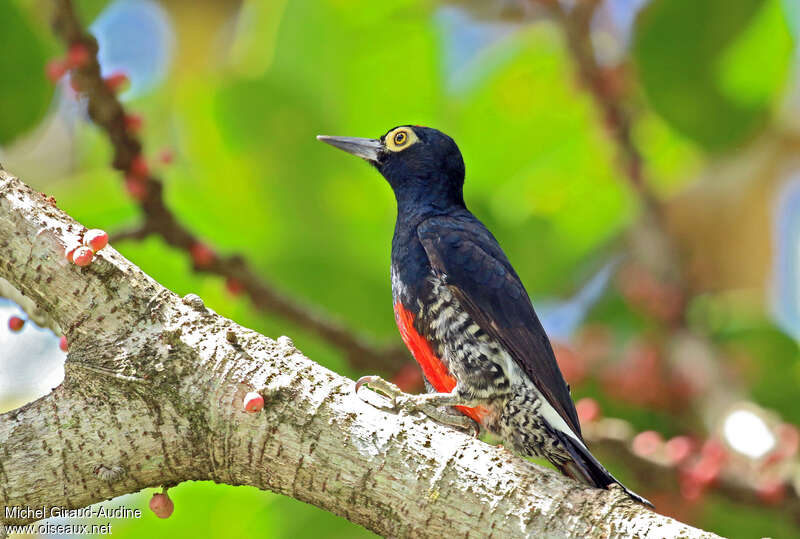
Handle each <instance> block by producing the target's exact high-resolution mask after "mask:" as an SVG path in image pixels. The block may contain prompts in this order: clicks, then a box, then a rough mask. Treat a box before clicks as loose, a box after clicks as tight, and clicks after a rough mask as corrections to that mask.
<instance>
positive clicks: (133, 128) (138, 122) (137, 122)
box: [125, 114, 144, 133]
mask: <svg viewBox="0 0 800 539" xmlns="http://www.w3.org/2000/svg"><path fill="white" fill-rule="evenodd" d="M143 123H144V121H143V120H142V117H141V116H139V115H138V114H127V115H126V116H125V129H126V130H128V131H130V132H131V133H135V132H137V131H139V130H140V129H141V128H142V124H143Z"/></svg>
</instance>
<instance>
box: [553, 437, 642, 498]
mask: <svg viewBox="0 0 800 539" xmlns="http://www.w3.org/2000/svg"><path fill="white" fill-rule="evenodd" d="M555 434H556V436H558V439H559V441H560V442H561V444H562V445H563V446H564V448H565V449H566V450H567V452H568V453H569V455H570V457H572V460H571V461H567V462H565V463H563V464H561V465H557V467H558V469H559V470H560V471H561V473H563V474H564V475H566V476H568V477H571V478H573V479H575V480H576V481H579V482H581V483H586V484H587V485H591V486H593V487H598V488H608V485H610V484H612V483H616V484H617V485H619V486H620V487H622V490H624V491H625V493H626V494H627V495H628V496H630V497H631V498H633V499H634V500H636V501H637V502H639V503H641V504H644V505H647V506H649V507H654V506H653V504H652V503H650V501H649V500H647V499H646V498H643V497H641V496H639V495H638V494H636V493H635V492H633V491H632V490H629V489H628V488H627V487H626V486H625V485H623V484H622V483H620V482H619V481H618V480H617V478H616V477H614V476H613V475H611V473H609V471H608V470H606V469H605V467H604V466H603V465H602V464H600V462H599V461H598V460H597V459H596V458H594V455H592V454H591V453H590V452H589V449H587V448H586V446H585V445H583V444H582V443H580V442H578V441H577V440H575V439H573V438H572V437H571V436H569V435H568V434H566V433H563V432H560V431H558V430H555Z"/></svg>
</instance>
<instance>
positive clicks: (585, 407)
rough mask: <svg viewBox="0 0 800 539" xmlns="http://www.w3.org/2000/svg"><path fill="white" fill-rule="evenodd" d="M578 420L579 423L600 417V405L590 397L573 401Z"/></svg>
mask: <svg viewBox="0 0 800 539" xmlns="http://www.w3.org/2000/svg"><path fill="white" fill-rule="evenodd" d="M575 410H576V411H577V412H578V420H579V421H580V422H581V423H588V422H590V421H595V420H596V419H598V418H599V417H600V405H599V404H598V403H597V401H596V400H594V399H593V398H591V397H585V398H583V399H581V400H579V401H578V402H576V403H575Z"/></svg>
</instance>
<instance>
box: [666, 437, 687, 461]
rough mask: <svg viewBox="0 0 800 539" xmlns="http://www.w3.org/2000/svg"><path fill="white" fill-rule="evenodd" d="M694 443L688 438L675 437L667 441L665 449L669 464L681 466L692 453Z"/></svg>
mask: <svg viewBox="0 0 800 539" xmlns="http://www.w3.org/2000/svg"><path fill="white" fill-rule="evenodd" d="M693 446H694V443H693V442H692V439H691V438H689V437H688V436H675V437H674V438H670V439H669V440H667V443H666V444H664V449H665V451H666V453H667V458H668V459H669V462H670V463H671V464H673V465H676V464H680V463H681V462H683V461H684V460H686V458H687V457H688V456H689V455H690V454H691V453H692V448H693Z"/></svg>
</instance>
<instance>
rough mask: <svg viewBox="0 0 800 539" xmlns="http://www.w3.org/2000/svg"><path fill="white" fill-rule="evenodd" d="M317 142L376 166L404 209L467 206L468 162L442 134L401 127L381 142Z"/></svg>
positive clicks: (326, 138)
mask: <svg viewBox="0 0 800 539" xmlns="http://www.w3.org/2000/svg"><path fill="white" fill-rule="evenodd" d="M317 139H319V140H321V141H323V142H326V143H328V144H330V145H331V146H335V147H336V148H339V149H340V150H344V151H346V152H348V153H351V154H353V155H355V156H357V157H361V158H362V159H364V160H366V161H367V162H369V163H371V164H372V165H373V166H375V168H377V169H378V171H379V172H380V173H381V174H382V175H383V177H384V178H386V180H387V181H388V182H389V185H391V186H392V190H394V193H395V196H396V197H397V201H398V204H399V205H400V206H401V207H402V206H404V205H407V204H413V205H415V206H417V207H424V206H434V207H451V206H454V205H455V206H460V207H463V206H464V196H463V186H464V160H463V159H462V158H461V152H460V151H459V149H458V146H456V143H455V142H454V141H453V139H451V138H450V137H448V136H447V135H445V134H444V133H442V132H441V131H438V130H436V129H432V128H430V127H421V126H416V125H415V126H411V125H401V126H399V127H395V128H394V129H391V130H390V131H389V132H388V133H386V134H385V135H383V136H382V137H381V138H379V139H370V138H356V137H330V136H325V135H320V136H318V137H317Z"/></svg>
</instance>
